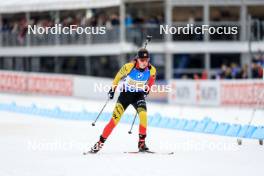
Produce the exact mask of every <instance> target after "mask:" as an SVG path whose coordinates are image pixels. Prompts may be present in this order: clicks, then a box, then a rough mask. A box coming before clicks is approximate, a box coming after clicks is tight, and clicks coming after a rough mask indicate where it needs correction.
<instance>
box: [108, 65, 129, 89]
mask: <svg viewBox="0 0 264 176" xmlns="http://www.w3.org/2000/svg"><path fill="white" fill-rule="evenodd" d="M133 67H134V63H133V62H130V63H127V64H125V65H123V67H122V68H121V69H120V70H119V71H118V72H117V74H116V76H115V78H114V80H113V83H112V88H113V90H115V89H116V87H117V86H118V83H119V81H120V80H121V79H122V78H123V77H125V76H127V75H128V74H129V73H130V71H131V70H132V69H133Z"/></svg>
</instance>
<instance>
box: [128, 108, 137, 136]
mask: <svg viewBox="0 0 264 176" xmlns="http://www.w3.org/2000/svg"><path fill="white" fill-rule="evenodd" d="M136 118H137V112H136V114H135V117H134V119H133V122H132V124H131V128H130V130H129V131H128V134H132V129H133V126H134V123H135V121H136Z"/></svg>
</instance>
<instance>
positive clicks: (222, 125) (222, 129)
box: [215, 123, 230, 136]
mask: <svg viewBox="0 0 264 176" xmlns="http://www.w3.org/2000/svg"><path fill="white" fill-rule="evenodd" d="M229 126H230V125H229V124H228V123H220V124H219V125H218V127H217V128H216V130H215V134H218V135H223V136H224V135H225V134H226V132H227V130H228V128H229Z"/></svg>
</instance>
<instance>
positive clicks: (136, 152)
mask: <svg viewBox="0 0 264 176" xmlns="http://www.w3.org/2000/svg"><path fill="white" fill-rule="evenodd" d="M124 153H127V154H159V155H173V154H174V152H154V151H144V152H140V151H132V152H124Z"/></svg>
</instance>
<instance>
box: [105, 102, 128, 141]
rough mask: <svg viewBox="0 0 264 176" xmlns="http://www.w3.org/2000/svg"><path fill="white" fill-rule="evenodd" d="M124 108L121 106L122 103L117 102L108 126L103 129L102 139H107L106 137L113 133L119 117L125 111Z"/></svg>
mask: <svg viewBox="0 0 264 176" xmlns="http://www.w3.org/2000/svg"><path fill="white" fill-rule="evenodd" d="M125 108H126V107H125ZM125 108H124V106H123V105H122V103H120V102H119V101H118V102H117V103H116V105H115V108H114V112H113V115H112V118H111V119H110V121H109V122H108V124H107V125H106V126H105V128H104V131H103V134H102V137H103V138H104V139H106V138H108V136H109V135H110V134H111V132H112V131H113V129H114V128H115V126H116V125H117V124H118V122H119V121H120V119H121V117H122V115H123V113H124V111H125Z"/></svg>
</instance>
